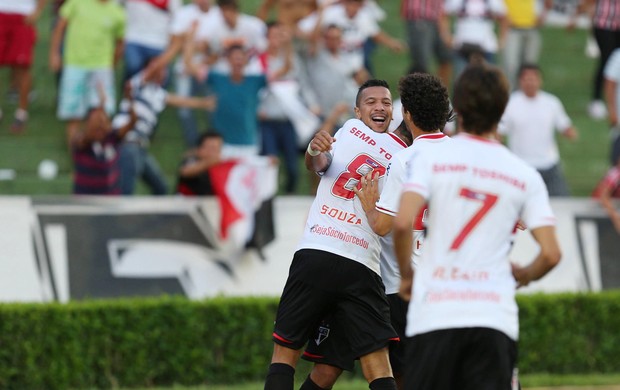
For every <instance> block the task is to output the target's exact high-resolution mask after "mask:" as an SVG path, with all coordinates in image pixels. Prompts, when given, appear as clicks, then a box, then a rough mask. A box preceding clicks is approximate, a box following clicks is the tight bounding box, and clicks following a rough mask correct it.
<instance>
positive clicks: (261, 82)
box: [185, 45, 267, 158]
mask: <svg viewBox="0 0 620 390" xmlns="http://www.w3.org/2000/svg"><path fill="white" fill-rule="evenodd" d="M226 58H227V59H228V68H229V69H230V73H222V72H221V71H216V70H211V71H210V72H209V73H208V75H207V86H208V87H209V90H210V91H212V92H213V94H214V95H215V96H216V98H217V102H218V103H217V107H216V109H215V111H214V112H213V114H212V115H211V119H212V120H211V125H212V127H213V128H214V129H215V131H217V132H218V133H220V134H221V135H222V137H223V138H224V146H223V152H222V154H223V155H224V157H225V158H244V157H248V156H252V155H258V152H259V142H258V140H259V138H258V119H257V114H256V113H257V109H258V103H259V91H260V90H261V89H262V88H264V87H265V86H266V85H267V78H266V77H265V75H264V74H246V72H245V69H246V65H247V64H248V53H247V51H246V50H245V48H244V47H243V46H240V45H233V46H231V47H229V48H228V51H227V54H226ZM185 59H186V62H185V65H186V66H188V67H189V69H193V71H192V74H194V75H196V74H197V73H196V68H195V66H194V64H193V63H191V61H190V62H188V61H187V60H188V58H187V57H186V58H185Z"/></svg>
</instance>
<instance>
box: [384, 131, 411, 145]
mask: <svg viewBox="0 0 620 390" xmlns="http://www.w3.org/2000/svg"><path fill="white" fill-rule="evenodd" d="M388 134H389V135H390V136H391V137H392V138H394V140H396V142H398V143H399V144H401V145H402V146H403V148H406V147H407V144H406V143H405V141H403V140H402V139H400V138H399V137H398V136H397V135H396V134H394V133H388Z"/></svg>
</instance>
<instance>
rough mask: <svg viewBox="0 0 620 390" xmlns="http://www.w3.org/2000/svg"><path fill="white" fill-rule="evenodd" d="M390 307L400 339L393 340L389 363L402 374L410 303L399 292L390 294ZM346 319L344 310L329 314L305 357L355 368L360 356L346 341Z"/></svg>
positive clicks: (397, 374)
mask: <svg viewBox="0 0 620 390" xmlns="http://www.w3.org/2000/svg"><path fill="white" fill-rule="evenodd" d="M387 300H388V302H389V306H390V319H391V323H392V327H393V328H394V330H395V331H396V334H397V335H398V338H399V339H400V340H395V339H392V340H390V341H392V342H390V344H389V347H390V364H391V366H392V371H393V372H394V375H395V376H399V375H400V374H401V373H402V367H403V366H404V359H405V347H404V346H403V342H404V340H405V325H406V322H407V307H408V303H407V302H405V301H403V300H402V299H401V298H400V297H399V296H398V294H391V295H388V296H387ZM343 321H346V319H343V318H341V313H339V312H336V313H332V314H331V315H329V316H328V317H327V318H325V319H324V320H323V321H321V324H320V325H319V327H318V328H317V329H316V331H315V333H314V335H313V336H312V337H311V338H310V340H308V345H307V346H306V350H305V351H304V354H303V355H302V358H303V359H304V360H307V361H310V362H314V363H323V364H329V365H331V366H336V367H338V368H341V369H343V370H347V371H353V368H354V364H355V359H356V358H357V357H358V356H356V355H355V353H354V352H353V351H352V350H351V347H350V346H349V342H348V340H347V329H346V328H344V327H343V326H342V323H343Z"/></svg>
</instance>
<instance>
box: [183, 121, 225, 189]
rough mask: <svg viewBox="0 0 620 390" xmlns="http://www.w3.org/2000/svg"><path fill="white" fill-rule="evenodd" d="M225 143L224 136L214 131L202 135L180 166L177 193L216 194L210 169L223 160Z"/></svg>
mask: <svg viewBox="0 0 620 390" xmlns="http://www.w3.org/2000/svg"><path fill="white" fill-rule="evenodd" d="M223 143H224V140H223V139H222V136H221V135H220V134H219V133H216V132H214V131H209V132H206V133H204V134H202V135H200V137H199V138H198V146H197V147H196V148H195V149H193V150H191V151H189V152H188V153H187V155H186V156H185V158H184V159H183V162H182V163H181V166H180V167H179V178H178V182H177V193H179V194H182V195H214V192H213V186H212V185H211V178H210V177H209V169H210V168H211V167H213V166H215V165H217V164H219V163H220V162H221V161H222V145H223Z"/></svg>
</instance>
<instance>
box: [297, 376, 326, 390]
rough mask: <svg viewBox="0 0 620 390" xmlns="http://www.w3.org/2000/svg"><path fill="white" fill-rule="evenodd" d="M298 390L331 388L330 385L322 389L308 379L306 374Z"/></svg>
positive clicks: (322, 389)
mask: <svg viewBox="0 0 620 390" xmlns="http://www.w3.org/2000/svg"><path fill="white" fill-rule="evenodd" d="M299 390H331V387H330V388H329V389H324V388H322V387H320V386H319V385H317V384H316V383H314V382H313V381H312V379H310V375H308V377H307V378H306V381H305V382H304V383H303V384H302V385H301V387H300V388H299Z"/></svg>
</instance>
